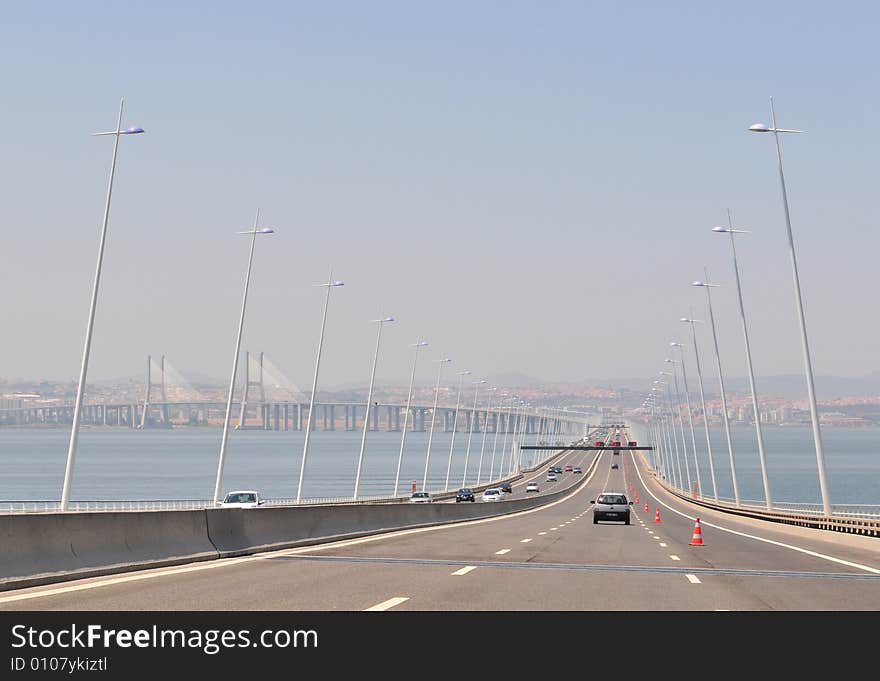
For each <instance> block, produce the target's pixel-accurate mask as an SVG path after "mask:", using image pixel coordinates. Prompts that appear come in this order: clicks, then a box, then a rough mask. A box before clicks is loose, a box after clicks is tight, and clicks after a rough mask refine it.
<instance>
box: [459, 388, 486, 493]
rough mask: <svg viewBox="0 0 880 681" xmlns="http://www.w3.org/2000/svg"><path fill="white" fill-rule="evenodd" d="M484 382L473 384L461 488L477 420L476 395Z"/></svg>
mask: <svg viewBox="0 0 880 681" xmlns="http://www.w3.org/2000/svg"><path fill="white" fill-rule="evenodd" d="M485 382H486V381H485V380H479V381H474V382H473V386H474V407H473V409H471V424H470V427H469V428H468V443H467V449H466V450H465V453H464V474H463V475H462V477H461V486H462V487H464V485H465V482H467V470H468V461H469V460H470V456H471V439H472V437H473V434H474V421H476V420H477V393H479V392H480V386H481V385H483V383H485ZM478 475H479V474H478Z"/></svg>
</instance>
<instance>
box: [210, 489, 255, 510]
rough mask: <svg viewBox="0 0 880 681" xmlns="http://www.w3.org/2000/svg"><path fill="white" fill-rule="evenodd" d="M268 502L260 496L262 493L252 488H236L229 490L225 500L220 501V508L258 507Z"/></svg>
mask: <svg viewBox="0 0 880 681" xmlns="http://www.w3.org/2000/svg"><path fill="white" fill-rule="evenodd" d="M265 503H266V500H265V499H261V498H260V493H259V492H256V491H254V490H252V489H244V490H236V491H234V492H229V494H227V495H226V497H225V498H224V499H223V501H221V502H220V504H219V506H220V508H256V507H257V506H262V505H264V504H265Z"/></svg>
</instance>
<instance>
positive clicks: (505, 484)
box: [498, 482, 513, 494]
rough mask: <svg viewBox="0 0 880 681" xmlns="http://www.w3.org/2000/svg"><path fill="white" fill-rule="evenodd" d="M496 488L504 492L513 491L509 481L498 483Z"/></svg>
mask: <svg viewBox="0 0 880 681" xmlns="http://www.w3.org/2000/svg"><path fill="white" fill-rule="evenodd" d="M498 489H500V490H501V491H502V492H504V493H506V494H511V493H513V487H512V486H511V484H510V483H509V482H502V483H501V485H499V487H498Z"/></svg>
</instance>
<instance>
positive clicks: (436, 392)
mask: <svg viewBox="0 0 880 681" xmlns="http://www.w3.org/2000/svg"><path fill="white" fill-rule="evenodd" d="M434 362H436V364H437V385H436V386H435V387H434V408H433V409H432V410H431V430H430V432H429V433H428V449H427V450H426V451H425V476H424V477H423V478H422V491H423V492H424V491H425V488H426V487H427V485H428V465H429V463H430V460H431V442H432V441H433V440H434V424H435V423H436V422H437V399H438V397H439V396H440V375H441V374H442V373H443V367H444V366H446V365H447V364H451V363H452V360H451V359H450V358H449V357H443V358H441V359H435V360H434Z"/></svg>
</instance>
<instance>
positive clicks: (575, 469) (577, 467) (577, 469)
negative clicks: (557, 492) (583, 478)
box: [572, 466, 583, 473]
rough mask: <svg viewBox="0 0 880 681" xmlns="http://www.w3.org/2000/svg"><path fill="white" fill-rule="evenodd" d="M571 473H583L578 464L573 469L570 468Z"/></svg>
mask: <svg viewBox="0 0 880 681" xmlns="http://www.w3.org/2000/svg"><path fill="white" fill-rule="evenodd" d="M572 473H583V471H582V470H581V467H580V466H575V467H574V470H572Z"/></svg>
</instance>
